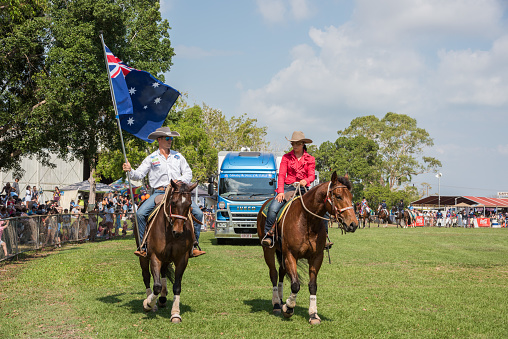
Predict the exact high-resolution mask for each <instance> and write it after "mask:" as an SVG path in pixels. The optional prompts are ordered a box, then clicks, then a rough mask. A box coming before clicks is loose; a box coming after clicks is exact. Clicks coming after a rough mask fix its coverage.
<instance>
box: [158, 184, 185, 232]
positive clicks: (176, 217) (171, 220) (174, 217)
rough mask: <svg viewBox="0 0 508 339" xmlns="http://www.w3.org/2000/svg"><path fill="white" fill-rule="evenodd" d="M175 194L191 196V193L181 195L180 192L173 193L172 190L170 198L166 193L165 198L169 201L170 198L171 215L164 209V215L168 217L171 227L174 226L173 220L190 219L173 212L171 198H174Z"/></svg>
mask: <svg viewBox="0 0 508 339" xmlns="http://www.w3.org/2000/svg"><path fill="white" fill-rule="evenodd" d="M173 193H180V194H191V193H190V192H186V193H181V192H179V191H173V190H171V195H170V196H169V197H168V196H167V195H168V193H167V191H166V197H164V199H168V198H169V214H168V213H167V211H166V209H165V208H164V215H165V216H166V219H167V221H168V223H169V225H170V226H173V220H174V219H182V220H184V221H187V219H188V217H186V216H184V215H180V214H174V213H172V212H171V198H172V197H173Z"/></svg>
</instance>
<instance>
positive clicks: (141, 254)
mask: <svg viewBox="0 0 508 339" xmlns="http://www.w3.org/2000/svg"><path fill="white" fill-rule="evenodd" d="M134 254H135V255H137V256H138V257H141V258H146V250H144V249H140V250H137V251H135V252H134Z"/></svg>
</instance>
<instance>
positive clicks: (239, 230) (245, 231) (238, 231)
mask: <svg viewBox="0 0 508 339" xmlns="http://www.w3.org/2000/svg"><path fill="white" fill-rule="evenodd" d="M249 226H251V225H249ZM235 233H236V234H256V233H257V228H256V227H254V228H252V227H249V228H238V227H235Z"/></svg>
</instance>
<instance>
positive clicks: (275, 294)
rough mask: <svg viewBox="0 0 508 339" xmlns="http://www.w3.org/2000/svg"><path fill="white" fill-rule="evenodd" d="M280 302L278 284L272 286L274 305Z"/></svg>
mask: <svg viewBox="0 0 508 339" xmlns="http://www.w3.org/2000/svg"><path fill="white" fill-rule="evenodd" d="M278 303H280V299H279V288H278V287H277V286H274V287H273V288H272V305H275V304H278Z"/></svg>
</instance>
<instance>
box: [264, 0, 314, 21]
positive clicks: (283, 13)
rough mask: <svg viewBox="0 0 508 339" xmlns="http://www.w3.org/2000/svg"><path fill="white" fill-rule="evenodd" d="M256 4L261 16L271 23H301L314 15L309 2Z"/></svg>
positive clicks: (266, 0)
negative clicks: (291, 21) (292, 21)
mask: <svg viewBox="0 0 508 339" xmlns="http://www.w3.org/2000/svg"><path fill="white" fill-rule="evenodd" d="M256 3H257V6H258V10H259V12H260V13H261V16H262V17H263V18H264V19H265V20H266V21H268V22H271V23H282V22H285V21H287V20H289V19H293V20H296V21H300V20H304V19H307V18H308V17H310V16H311V15H312V14H313V13H314V10H313V9H312V8H311V6H309V4H308V0H257V1H256Z"/></svg>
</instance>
